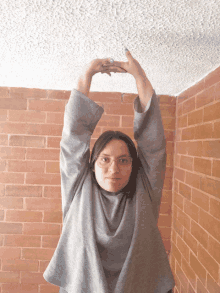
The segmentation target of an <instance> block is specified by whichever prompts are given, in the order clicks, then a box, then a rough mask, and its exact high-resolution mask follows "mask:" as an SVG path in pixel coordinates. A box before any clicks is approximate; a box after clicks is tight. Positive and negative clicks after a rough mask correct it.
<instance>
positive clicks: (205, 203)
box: [192, 188, 209, 211]
mask: <svg viewBox="0 0 220 293" xmlns="http://www.w3.org/2000/svg"><path fill="white" fill-rule="evenodd" d="M192 202H193V203H195V204H196V205H197V206H199V207H201V208H202V209H203V210H205V211H209V197H208V196H207V195H206V194H205V193H203V192H201V191H200V190H196V189H194V188H193V189H192Z"/></svg>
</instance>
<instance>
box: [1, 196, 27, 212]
mask: <svg viewBox="0 0 220 293" xmlns="http://www.w3.org/2000/svg"><path fill="white" fill-rule="evenodd" d="M22 208H23V198H13V197H8V198H6V197H1V198H0V209H22Z"/></svg>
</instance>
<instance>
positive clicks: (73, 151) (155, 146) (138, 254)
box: [43, 90, 175, 293]
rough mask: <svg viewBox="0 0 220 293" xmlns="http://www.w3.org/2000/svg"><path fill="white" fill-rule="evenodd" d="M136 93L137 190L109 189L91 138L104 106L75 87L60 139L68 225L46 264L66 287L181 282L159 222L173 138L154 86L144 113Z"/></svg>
mask: <svg viewBox="0 0 220 293" xmlns="http://www.w3.org/2000/svg"><path fill="white" fill-rule="evenodd" d="M139 103H140V101H139V97H137V98H136V99H135V101H134V138H135V140H136V141H137V146H138V148H137V150H138V156H139V158H140V160H141V163H142V168H140V170H139V172H138V175H137V188H136V193H135V194H134V196H133V198H132V199H130V198H126V197H125V196H124V194H123V193H119V194H116V195H112V194H109V193H108V192H106V191H104V190H103V189H101V188H100V187H99V186H98V185H97V184H96V182H95V181H94V180H93V178H92V176H93V175H92V171H91V170H90V168H89V156H90V150H89V146H90V139H91V135H92V133H93V131H94V129H95V127H96V125H97V123H98V121H99V120H100V118H101V116H102V114H103V112H104V110H103V108H102V107H100V106H99V105H98V104H96V103H95V102H94V101H92V100H90V99H89V98H88V97H86V96H85V95H84V94H82V93H81V92H79V91H77V90H73V91H72V93H71V96H70V99H69V101H68V103H67V105H66V108H65V115H64V127H63V133H62V139H61V142H60V148H61V152H60V171H61V193H62V211H63V230H62V234H61V236H60V240H59V242H58V245H57V248H56V250H55V252H54V255H53V257H52V259H51V261H50V263H49V265H48V267H47V269H46V270H45V272H44V275H43V276H44V278H45V280H46V281H47V282H50V283H52V284H54V285H57V286H59V287H60V293H66V292H68V293H84V292H86V293H133V292H135V293H146V292H147V293H166V292H167V291H168V290H170V289H172V288H173V287H174V286H175V282H174V278H173V275H172V272H171V269H170V265H169V261H168V258H167V254H166V251H165V248H164V245H163V241H162V238H161V235H160V232H159V230H158V227H157V221H158V216H159V208H160V200H161V195H162V188H163V183H164V176H165V169H166V139H165V136H164V129H163V124H162V119H161V113H160V108H159V98H158V97H157V96H156V94H155V93H154V94H153V96H152V98H151V100H150V101H149V103H148V105H147V106H146V108H145V111H144V112H143V113H139V112H138V111H137V109H139V107H138V105H139Z"/></svg>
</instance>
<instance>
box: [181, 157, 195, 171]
mask: <svg viewBox="0 0 220 293" xmlns="http://www.w3.org/2000/svg"><path fill="white" fill-rule="evenodd" d="M180 168H182V169H185V170H193V158H192V157H188V156H181V160H180Z"/></svg>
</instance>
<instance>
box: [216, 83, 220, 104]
mask: <svg viewBox="0 0 220 293" xmlns="http://www.w3.org/2000/svg"><path fill="white" fill-rule="evenodd" d="M219 99H220V82H218V83H216V84H215V100H219Z"/></svg>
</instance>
